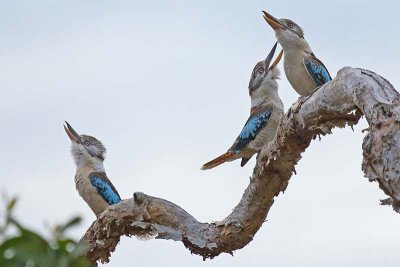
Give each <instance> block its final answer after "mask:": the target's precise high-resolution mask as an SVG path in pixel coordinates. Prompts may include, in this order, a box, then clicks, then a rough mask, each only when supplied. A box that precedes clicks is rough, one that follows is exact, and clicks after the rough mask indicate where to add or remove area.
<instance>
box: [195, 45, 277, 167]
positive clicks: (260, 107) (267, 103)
mask: <svg viewBox="0 0 400 267" xmlns="http://www.w3.org/2000/svg"><path fill="white" fill-rule="evenodd" d="M276 45H277V43H275V45H274V47H273V48H272V50H271V52H270V53H269V55H268V56H267V58H266V59H265V60H263V61H260V62H258V63H257V64H256V66H255V67H254V69H253V73H252V75H251V78H250V82H249V95H250V98H251V110H250V117H249V119H248V120H247V122H246V124H245V125H244V127H243V129H242V131H241V132H240V134H239V136H238V137H237V139H236V141H235V143H234V144H233V145H232V147H231V148H229V150H228V151H227V152H226V153H225V154H223V155H221V156H219V157H217V158H216V159H214V160H212V161H210V162H208V163H206V164H204V165H203V166H202V167H201V169H203V170H206V169H211V168H214V167H216V166H218V165H220V164H222V163H224V162H227V161H233V160H235V159H239V158H242V162H241V164H240V165H241V166H242V167H243V166H244V165H245V164H246V163H247V161H249V159H250V158H251V157H252V156H253V155H254V154H256V153H258V152H259V151H260V149H261V148H262V147H263V146H265V145H266V144H268V143H269V142H270V141H271V140H272V139H273V138H274V136H275V133H276V129H277V127H278V124H279V122H280V119H281V117H282V116H283V114H284V111H283V103H282V101H281V99H280V98H279V95H278V83H277V81H276V80H277V79H279V75H280V73H279V69H278V68H277V66H276V65H277V64H278V63H279V61H280V59H281V57H282V53H283V51H281V52H280V53H279V55H278V57H277V58H276V60H275V61H274V63H272V65H271V66H270V63H271V61H272V58H273V56H274V53H275V50H276Z"/></svg>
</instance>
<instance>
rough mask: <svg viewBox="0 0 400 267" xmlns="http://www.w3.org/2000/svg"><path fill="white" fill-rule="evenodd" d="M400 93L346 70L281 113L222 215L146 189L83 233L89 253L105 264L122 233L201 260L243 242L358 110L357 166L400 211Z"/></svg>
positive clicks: (370, 77) (353, 121) (384, 83)
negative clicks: (327, 138) (320, 142)
mask: <svg viewBox="0 0 400 267" xmlns="http://www.w3.org/2000/svg"><path fill="white" fill-rule="evenodd" d="M399 100H400V95H399V93H398V92H397V91H396V90H395V89H394V88H393V86H392V85H391V84H390V83H389V82H388V81H387V80H385V79H384V78H382V77H380V76H379V75H377V74H375V73H373V72H371V71H368V70H362V69H353V68H349V67H347V68H343V69H342V70H340V71H339V73H338V75H337V77H336V78H335V79H334V80H332V81H331V82H329V83H328V84H325V85H324V86H322V87H321V88H320V89H319V90H317V91H316V92H315V93H314V94H313V95H311V96H310V97H302V98H300V99H299V100H298V101H297V102H296V103H295V104H294V105H293V106H292V107H291V109H289V111H288V113H287V114H286V116H285V117H284V118H283V119H282V121H281V124H280V126H279V129H278V131H277V134H276V136H275V139H274V140H273V142H272V143H271V145H270V146H269V147H265V148H264V149H263V150H262V151H261V152H260V154H259V155H258V157H257V163H256V166H255V168H254V171H253V175H252V177H251V179H250V184H249V186H248V187H247V189H246V190H245V192H244V194H243V196H242V199H241V200H240V202H239V204H238V205H237V206H236V207H235V208H234V210H233V211H232V213H231V214H229V215H228V216H227V217H226V218H225V219H224V220H222V221H220V222H214V223H201V222H199V221H197V220H196V219H195V218H194V217H192V216H191V215H190V214H189V213H187V212H186V211H184V210H183V209H182V208H180V207H179V206H177V205H176V204H174V203H171V202H169V201H167V200H163V199H159V198H156V197H152V196H148V195H145V194H143V193H140V192H138V193H135V194H134V196H133V198H132V199H126V200H123V201H122V202H121V203H119V204H117V205H113V206H111V207H110V208H109V209H107V210H106V211H105V212H103V213H102V214H101V216H100V217H99V218H98V219H97V220H96V221H95V222H94V223H93V224H92V226H91V227H90V228H89V229H88V230H87V232H86V234H85V235H84V237H83V238H82V239H83V241H85V242H86V243H87V244H88V248H87V250H86V252H85V255H86V257H87V258H88V259H89V260H90V261H91V262H92V263H93V264H94V265H95V264H96V262H97V261H99V260H100V261H101V262H108V261H109V258H110V256H111V252H113V251H114V250H115V248H116V246H117V244H118V242H119V239H120V236H121V235H127V236H132V235H135V236H137V237H139V238H145V239H146V238H152V237H155V238H159V239H171V240H175V241H181V242H182V243H183V244H184V245H185V247H186V248H188V249H189V250H190V252H192V253H193V254H197V255H201V256H202V257H203V258H204V259H206V258H213V257H215V256H218V255H219V254H221V253H224V252H225V253H232V252H233V251H234V250H237V249H240V248H243V247H244V246H246V245H247V244H248V243H249V242H250V241H251V240H252V239H253V236H254V235H255V234H256V232H257V231H258V229H259V228H260V227H261V225H262V224H263V223H264V221H265V220H266V217H267V214H268V211H269V209H270V208H271V206H272V204H273V202H274V198H275V197H276V196H278V195H279V193H280V192H283V191H284V190H285V189H286V187H287V185H288V182H289V179H290V177H291V176H292V174H293V173H294V172H295V165H296V164H297V162H298V161H299V160H300V159H301V153H302V152H303V151H304V150H305V149H306V148H307V147H308V146H309V145H310V142H311V141H312V140H313V139H315V138H316V137H320V136H321V135H325V134H329V133H331V129H332V128H334V127H345V126H346V125H349V126H353V125H354V124H356V123H357V122H358V121H359V119H360V118H361V116H362V115H364V116H365V118H366V120H367V122H368V124H369V128H368V129H367V134H366V136H365V138H364V141H363V145H362V148H363V162H362V170H363V171H364V173H365V177H367V178H368V179H369V180H370V181H377V182H378V183H379V187H380V188H381V189H382V190H383V192H385V194H387V195H388V196H389V198H388V199H386V200H384V201H382V204H389V205H391V206H392V207H393V209H394V210H395V211H397V212H399V211H400V179H399V177H400V175H399V173H400V161H399V157H400V156H399V155H400V131H399V121H400V109H399V108H400V105H399Z"/></svg>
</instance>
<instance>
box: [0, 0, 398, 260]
mask: <svg viewBox="0 0 400 267" xmlns="http://www.w3.org/2000/svg"><path fill="white" fill-rule="evenodd" d="M0 2H1V3H0V6H1V8H0V25H1V26H0V59H1V60H0V88H1V105H0V123H1V127H2V132H1V134H0V135H1V138H0V147H1V149H2V153H1V154H0V162H1V163H2V167H1V168H0V177H1V181H2V182H1V184H0V189H2V190H3V189H5V190H7V192H8V193H9V194H12V195H14V194H16V195H18V196H19V197H20V202H19V205H18V210H17V214H18V216H19V218H21V220H22V221H24V222H25V223H26V224H28V225H29V226H31V227H34V229H36V230H40V231H45V230H44V229H45V224H53V223H55V222H62V221H65V220H66V219H67V218H70V217H71V216H73V215H81V216H83V217H84V223H83V224H82V226H81V227H79V228H77V229H75V230H74V231H73V234H74V236H75V237H77V238H79V237H80V236H81V235H82V234H83V233H84V231H85V230H86V229H87V227H88V226H89V225H90V224H91V223H92V221H93V220H94V219H95V217H94V215H93V214H92V212H91V210H90V209H89V208H88V207H87V206H86V204H85V203H84V202H83V200H82V199H81V198H80V197H79V195H78V193H77V192H76V191H75V184H74V182H73V177H74V173H75V166H74V164H73V161H72V159H71V157H70V152H69V150H70V148H69V147H70V142H69V139H68V137H67V136H66V134H65V132H64V129H63V127H62V123H63V121H64V120H67V121H68V122H70V123H71V125H72V126H73V127H74V128H75V129H76V130H77V131H78V132H80V133H85V134H90V135H94V136H96V137H97V138H98V139H100V140H101V141H103V143H104V144H105V145H106V147H107V149H108V157H107V159H106V162H105V166H106V170H107V173H108V176H109V177H110V179H111V180H112V181H113V183H114V185H115V186H116V187H117V189H118V191H119V193H120V195H121V196H123V197H126V198H128V197H130V196H131V195H132V194H133V193H134V192H136V191H142V192H145V193H146V194H150V195H153V196H157V197H162V198H165V199H168V200H170V201H173V202H175V203H177V204H178V205H180V206H181V207H183V208H184V209H186V210H187V211H188V212H190V213H191V214H192V215H193V216H195V217H196V218H197V219H198V220H200V221H216V220H220V219H223V218H224V217H225V216H226V215H227V214H228V213H229V212H230V211H231V210H232V208H233V207H234V206H235V205H236V204H237V202H238V201H239V199H240V198H241V196H242V193H243V190H244V189H245V188H246V186H247V184H248V182H249V179H248V177H249V176H250V175H251V173H252V168H253V166H254V159H252V161H250V162H249V163H248V164H247V165H246V166H245V167H244V168H240V166H239V162H238V161H237V162H233V163H228V164H224V165H222V166H220V167H218V168H216V169H213V170H211V171H206V172H205V171H200V166H201V164H203V163H204V162H206V161H208V160H210V159H212V158H213V157H215V156H218V155H219V154H221V153H223V152H225V151H226V150H227V149H228V148H229V147H230V146H231V144H232V142H233V141H234V139H235V138H236V136H237V135H238V133H239V131H240V130H241V128H242V126H243V124H244V122H245V121H246V119H247V116H248V113H249V106H250V99H249V97H248V93H247V84H248V80H249V78H250V74H251V71H252V69H253V66H254V65H255V63H256V62H257V61H259V60H261V59H263V58H265V57H266V55H267V53H268V52H269V51H270V49H271V47H272V45H273V44H274V42H275V37H274V34H273V32H272V30H271V29H270V28H269V26H268V25H267V24H266V23H265V22H264V20H263V18H262V15H261V10H262V9H266V10H268V11H270V12H271V13H272V14H273V15H275V16H277V17H288V18H291V19H293V20H294V21H296V22H297V23H298V24H300V25H301V26H302V27H303V28H304V29H305V34H306V39H307V40H308V41H309V43H310V45H311V47H312V48H313V50H314V52H315V54H316V55H317V57H319V58H320V59H321V60H322V61H323V62H324V63H325V65H326V66H327V67H328V69H329V70H330V72H331V74H332V76H335V75H336V73H337V71H338V70H339V69H340V68H341V67H343V66H353V67H364V68H368V69H371V70H373V71H375V72H377V73H379V74H381V75H383V76H384V77H385V78H387V79H389V81H391V82H392V84H393V85H394V86H395V87H396V86H398V84H399V83H400V77H399V75H398V70H399V63H398V62H399V60H400V53H399V47H400V39H399V36H398V10H399V9H400V4H399V3H398V2H397V1H379V2H377V1H365V0H364V1H351V3H350V1H345V0H337V1H323V2H321V1H311V0H308V1H307V0H304V1H291V2H287V1H286V2H282V1H251V2H250V1H233V0H230V1H197V2H196V3H193V2H192V1H174V2H172V1H122V0H121V1H98V0H96V1H84V3H82V2H83V1H63V2H61V1H57V2H53V1H4V0H3V1H0ZM280 67H281V65H280ZM281 69H282V67H281ZM282 72H283V71H282ZM279 84H280V95H281V98H282V100H283V102H284V104H285V109H287V108H288V107H289V106H290V105H291V104H292V103H293V102H294V101H295V100H296V99H297V97H298V96H297V94H296V93H295V91H294V90H293V89H292V88H291V87H290V85H289V83H288V82H287V81H286V79H285V76H284V74H283V75H282V80H281V81H280V83H279ZM365 127H366V123H365V122H362V123H360V124H359V125H358V126H357V127H355V131H354V132H352V131H351V129H340V130H334V134H333V135H330V136H327V137H324V138H323V139H322V141H321V142H318V141H315V142H313V143H312V145H311V147H310V148H309V149H308V150H307V151H306V153H304V154H303V159H302V160H301V161H300V162H299V165H298V166H297V173H298V174H297V175H296V176H294V177H292V180H291V182H290V184H289V187H288V189H287V191H286V192H285V194H284V195H280V196H279V197H278V198H277V200H276V202H275V204H274V205H273V207H272V209H271V211H270V213H269V215H268V222H267V223H265V224H264V226H263V227H262V228H261V229H260V231H259V232H258V233H257V235H256V236H255V238H254V241H253V242H251V243H250V244H249V245H248V246H246V247H245V248H244V249H242V250H240V251H237V252H235V254H234V257H232V256H230V255H222V256H219V257H217V258H216V259H214V260H211V261H206V262H203V261H202V259H201V258H200V257H198V256H193V255H191V254H190V253H189V252H188V251H187V250H186V249H185V248H184V247H183V245H182V244H181V243H177V242H171V241H160V240H151V241H147V242H142V241H138V240H137V239H136V238H131V239H128V238H124V239H123V240H122V241H121V244H120V245H119V246H118V248H117V251H116V252H115V253H114V254H113V256H112V258H111V263H110V264H109V265H108V266H130V264H131V265H133V264H134V265H135V266H159V265H160V264H162V265H164V266H165V265H166V262H168V261H173V262H174V265H175V266H229V267H235V266H238V267H239V266H266V265H269V266H321V265H324V266H326V267H327V266H378V265H379V266H399V264H400V258H399V257H398V256H397V254H398V248H399V240H400V233H399V231H398V225H399V223H400V217H399V215H398V214H395V213H394V212H393V211H392V210H391V209H390V208H388V207H381V206H379V205H378V203H379V199H382V198H385V196H384V194H383V193H382V192H381V191H380V190H379V189H378V185H377V184H376V183H369V182H368V180H367V179H365V178H363V173H362V172H361V159H362V158H361V143H362V139H363V134H362V133H361V130H362V129H363V128H365ZM171 265H172V264H171Z"/></svg>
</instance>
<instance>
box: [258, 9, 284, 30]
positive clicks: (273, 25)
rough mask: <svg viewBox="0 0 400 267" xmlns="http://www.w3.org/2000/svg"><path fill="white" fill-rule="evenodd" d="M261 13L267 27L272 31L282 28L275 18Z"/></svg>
mask: <svg viewBox="0 0 400 267" xmlns="http://www.w3.org/2000/svg"><path fill="white" fill-rule="evenodd" d="M263 13H264V19H265V21H266V22H267V23H268V24H269V26H271V28H272V29H274V30H278V29H282V28H283V25H282V24H281V23H280V22H279V20H278V19H277V18H275V17H274V16H272V15H270V14H268V13H267V12H266V11H263Z"/></svg>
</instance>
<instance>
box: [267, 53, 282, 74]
mask: <svg viewBox="0 0 400 267" xmlns="http://www.w3.org/2000/svg"><path fill="white" fill-rule="evenodd" d="M282 55H283V49H282V50H281V52H280V53H279V55H278V57H277V58H276V59H275V61H274V63H272V65H271V67H269V69H268V70H270V69H272V68H275V66H276V65H278V63H279V61H281V58H282Z"/></svg>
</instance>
